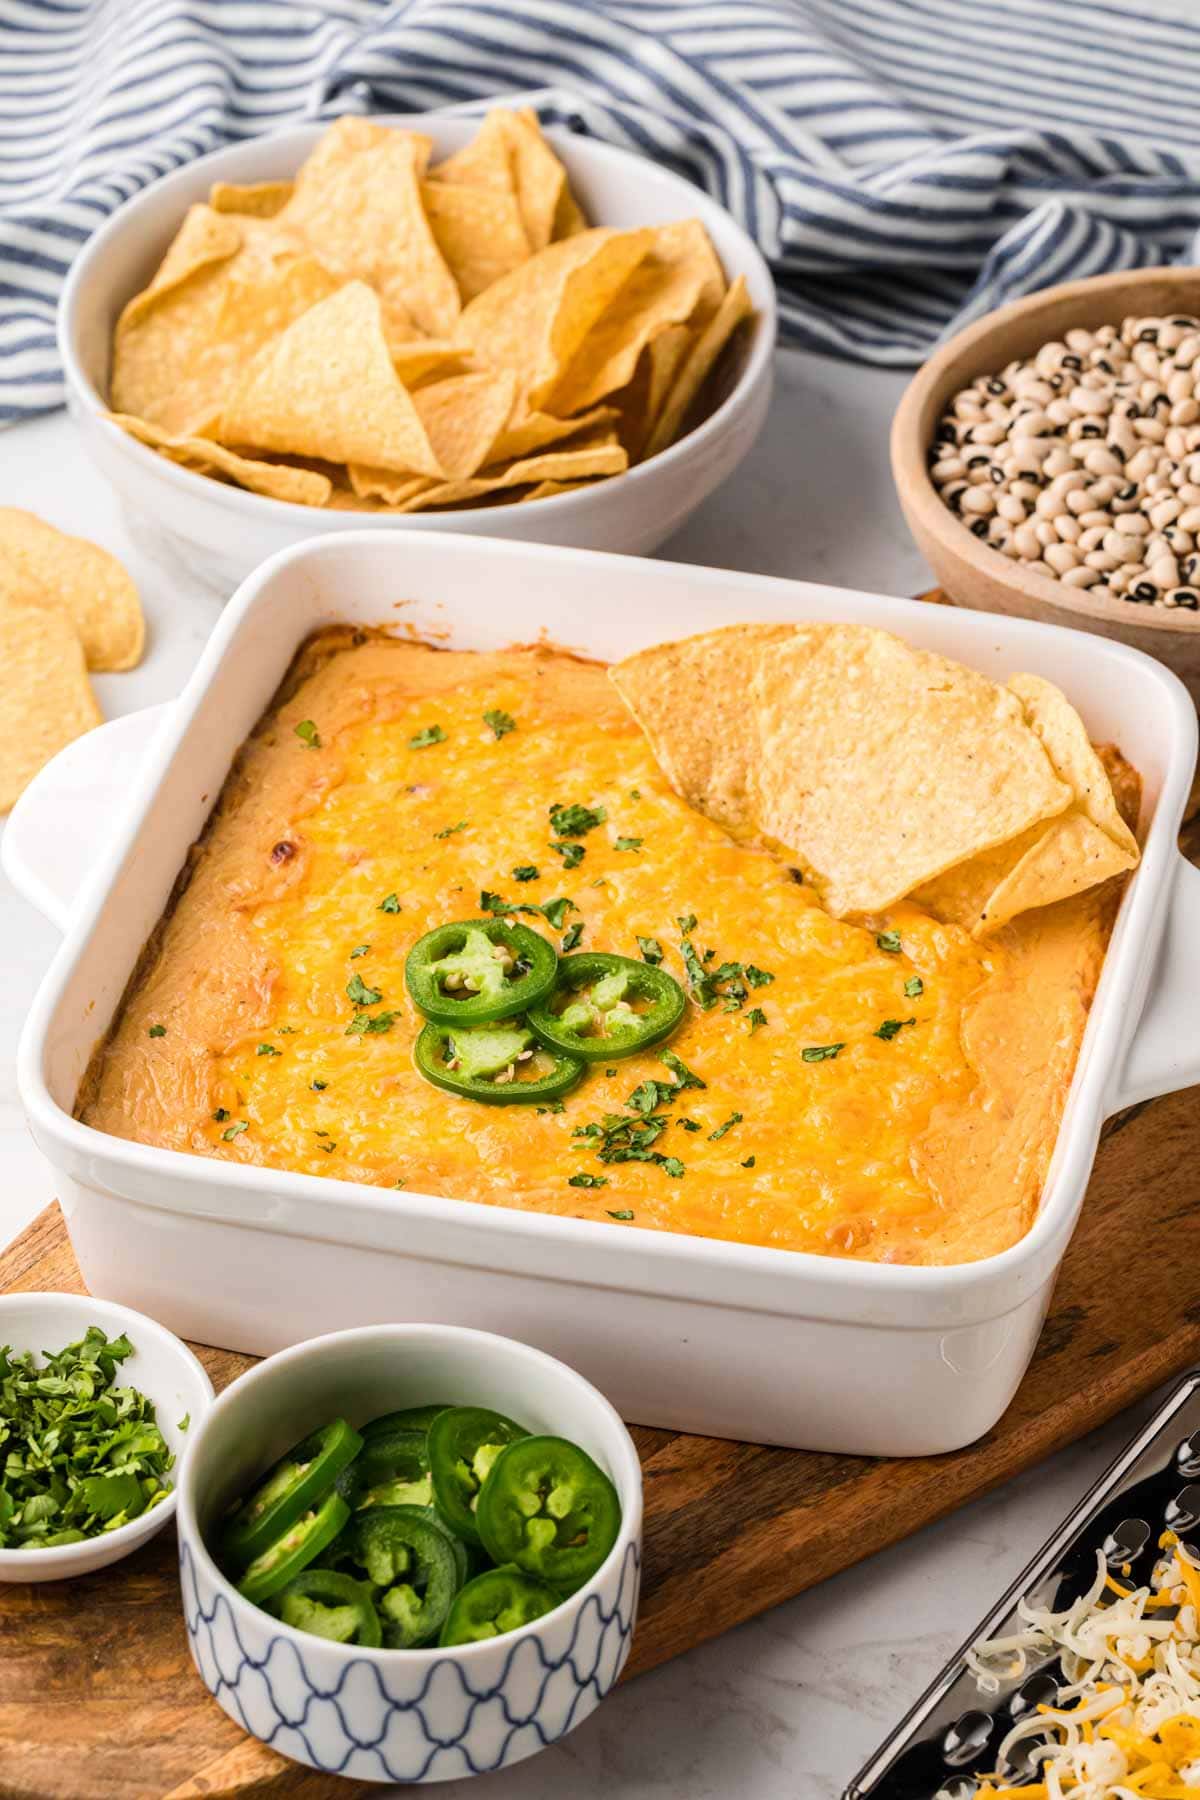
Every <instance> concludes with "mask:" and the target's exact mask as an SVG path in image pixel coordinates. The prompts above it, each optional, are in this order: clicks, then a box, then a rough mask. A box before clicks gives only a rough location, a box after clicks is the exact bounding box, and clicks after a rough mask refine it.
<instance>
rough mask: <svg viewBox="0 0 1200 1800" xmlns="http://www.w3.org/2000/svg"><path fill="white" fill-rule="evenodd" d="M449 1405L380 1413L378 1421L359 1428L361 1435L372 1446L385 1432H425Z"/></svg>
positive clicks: (445, 1402)
mask: <svg viewBox="0 0 1200 1800" xmlns="http://www.w3.org/2000/svg"><path fill="white" fill-rule="evenodd" d="M449 1405H450V1402H449V1400H446V1401H443V1402H442V1404H441V1405H438V1406H402V1407H401V1408H400V1410H399V1412H389V1413H380V1415H379V1417H378V1418H377V1419H371V1420H369V1422H368V1423H367V1424H366V1425H360V1426H359V1428H358V1429H359V1435H360V1436H361V1438H362V1441H363V1443H364V1444H370V1443H372V1442H373V1441H374V1440H375V1439H376V1438H377V1437H379V1436H380V1434H381V1433H382V1432H385V1431H421V1432H425V1431H428V1430H429V1427H430V1426H431V1425H432V1424H433V1421H434V1420H435V1419H436V1418H437V1416H438V1414H439V1413H440V1412H445V1411H446V1408H447V1407H448V1406H449Z"/></svg>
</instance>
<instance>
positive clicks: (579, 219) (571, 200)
mask: <svg viewBox="0 0 1200 1800" xmlns="http://www.w3.org/2000/svg"><path fill="white" fill-rule="evenodd" d="M588 224H589V220H588V216H587V214H586V213H585V212H584V210H583V208H582V207H581V206H580V204H579V202H578V200H576V198H575V196H574V194H573V193H572V192H571V187H570V183H569V182H567V181H564V182H563V185H562V192H561V194H560V195H559V196H558V205H557V207H556V208H555V211H554V230H553V231H552V232H551V234H550V237H551V242H553V243H557V241H558V239H559V238H567V237H574V236H575V233H576V232H577V231H586V230H587V228H588Z"/></svg>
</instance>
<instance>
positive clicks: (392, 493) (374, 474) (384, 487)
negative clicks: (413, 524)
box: [329, 463, 439, 512]
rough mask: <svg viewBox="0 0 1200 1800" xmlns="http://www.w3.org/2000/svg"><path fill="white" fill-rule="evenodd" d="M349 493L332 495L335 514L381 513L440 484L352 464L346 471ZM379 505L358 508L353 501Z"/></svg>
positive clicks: (422, 477)
mask: <svg viewBox="0 0 1200 1800" xmlns="http://www.w3.org/2000/svg"><path fill="white" fill-rule="evenodd" d="M349 475H350V488H351V492H350V493H349V494H348V495H347V494H345V493H340V492H335V493H334V494H333V495H332V497H331V498H330V501H329V504H330V506H332V507H333V508H334V509H335V510H337V509H339V508H340V509H342V510H347V509H348V510H349V511H351V512H358V511H360V510H361V511H365V512H375V511H384V510H386V509H387V508H388V507H392V506H402V505H403V504H404V502H405V501H406V500H411V499H413V498H414V496H415V495H417V494H421V493H424V492H425V490H426V489H427V488H434V487H437V486H438V485H439V484H438V483H437V482H436V481H434V480H433V479H432V478H431V477H430V476H428V475H393V474H392V472H391V470H390V469H376V468H373V467H371V465H370V464H368V463H351V464H350V469H349ZM360 500H361V501H368V500H370V501H378V502H380V503H381V504H380V505H379V506H378V507H375V506H369V507H362V508H360V507H357V506H355V505H354V502H355V501H360Z"/></svg>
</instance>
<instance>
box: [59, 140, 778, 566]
mask: <svg viewBox="0 0 1200 1800" xmlns="http://www.w3.org/2000/svg"><path fill="white" fill-rule="evenodd" d="M59 337H60V343H61V350H62V357H63V363H64V366H65V370H66V378H67V395H68V404H69V406H70V408H71V411H72V413H73V416H74V418H75V420H76V422H77V423H78V425H79V427H80V429H81V430H82V432H83V434H84V438H85V441H86V444H87V448H88V450H89V453H90V454H91V456H92V457H93V459H94V460H95V462H96V463H97V464H98V466H99V467H100V469H101V470H102V472H103V473H104V474H105V475H106V477H107V478H108V479H109V480H110V481H111V482H112V484H113V486H114V487H115V488H116V489H117V491H118V492H119V493H120V495H121V496H122V498H123V499H124V500H125V501H127V502H128V503H129V505H130V506H131V507H132V508H133V509H134V510H135V511H136V512H137V513H138V514H140V515H141V516H142V518H143V519H145V520H146V521H148V522H149V523H150V524H151V525H152V526H153V527H154V528H157V529H159V530H161V531H162V532H164V533H165V534H167V536H168V537H169V538H173V539H176V540H180V544H179V547H180V548H181V549H182V550H183V552H184V554H185V555H186V556H187V558H188V561H189V564H190V566H191V567H192V568H193V570H194V571H197V572H199V573H200V574H201V575H203V576H206V577H208V578H209V579H212V580H213V581H215V582H216V583H218V584H226V583H229V582H233V581H236V580H240V579H241V578H242V577H243V576H244V575H245V574H246V572H247V571H248V570H249V569H251V568H252V567H253V566H254V565H256V564H257V563H258V562H259V561H261V560H262V559H263V558H264V557H266V556H269V555H271V554H272V553H273V552H275V551H277V550H279V549H281V548H283V547H284V546H286V545H288V544H290V543H294V542H296V541H298V540H299V539H301V538H304V537H308V536H311V535H313V534H314V533H319V532H322V531H328V530H336V529H338V528H339V527H340V528H344V527H345V526H346V524H347V523H349V522H350V519H351V518H352V519H353V522H354V523H355V524H361V525H363V526H365V527H367V528H378V529H382V530H396V529H402V530H413V529H417V530H426V531H429V530H432V531H438V530H451V531H456V532H463V531H466V532H476V533H480V534H486V535H488V536H499V537H507V538H519V539H525V540H534V541H539V542H548V543H557V544H568V545H577V546H580V547H585V548H593V549H607V550H623V551H632V552H642V551H647V550H650V549H653V548H654V547H655V546H656V545H657V544H659V543H660V542H662V541H663V539H665V538H666V537H667V536H669V534H670V533H671V532H672V531H674V530H676V529H677V528H678V527H679V526H680V525H681V524H682V523H683V522H684V520H685V519H686V518H687V517H688V515H689V514H690V513H691V512H693V511H694V510H695V508H696V507H697V506H699V505H700V504H701V503H702V502H703V501H704V500H705V499H706V498H707V496H708V495H709V494H710V493H711V492H712V491H713V489H714V488H715V487H716V486H717V485H718V483H720V482H721V481H722V480H724V478H725V477H726V476H727V475H728V474H729V473H730V472H731V471H732V469H733V468H734V467H735V466H736V464H737V463H738V462H739V461H740V460H741V458H742V457H743V456H744V455H745V454H746V452H747V450H748V449H749V448H750V446H751V444H752V443H753V441H754V438H755V437H756V435H757V433H758V431H759V429H760V427H761V425H762V423H763V420H764V418H765V415H766V410H767V406H768V403H769V400H770V392H771V382H772V353H773V349H774V340H775V310H774V294H773V287H772V283H771V277H770V274H769V272H768V270H767V267H766V265H765V263H764V262H763V259H762V257H761V256H760V255H759V253H758V251H757V249H756V248H755V246H754V245H753V243H752V242H751V241H750V239H749V238H748V237H747V236H746V234H745V233H744V232H743V231H742V230H741V229H740V227H739V226H738V225H737V224H735V222H734V221H733V219H732V218H730V216H729V215H728V213H726V212H725V211H724V210H723V209H722V208H721V207H720V206H718V205H717V204H716V203H715V202H714V201H712V200H710V199H709V198H708V197H707V196H706V195H704V194H702V193H701V192H700V191H699V190H698V189H696V188H694V187H692V186H691V185H690V184H689V183H688V182H686V181H684V180H682V179H681V178H680V177H679V176H677V175H674V174H671V173H670V172H669V171H667V170H666V169H663V168H659V167H658V166H657V165H655V164H653V163H651V162H648V161H644V160H643V159H641V158H639V157H635V156H633V155H631V154H630V153H628V152H626V151H622V150H616V149H613V148H611V147H609V146H607V145H601V144H596V143H593V142H590V141H588V140H586V139H583V138H580V137H576V136H574V135H572V134H571V133H570V132H565V131H551V132H549V133H547V134H546V135H545V136H543V135H542V133H541V131H540V129H539V127H538V123H537V120H536V118H535V116H534V115H533V114H532V113H531V112H528V111H524V110H520V109H516V108H506V107H498V108H497V109H495V110H494V111H493V112H492V113H490V114H489V115H488V117H487V118H486V120H484V121H482V122H481V121H480V119H478V118H459V117H451V116H444V115H440V114H428V115H426V114H422V115H408V116H403V117H395V118H388V119H387V120H376V119H371V120H364V119H359V118H344V119H341V120H338V121H337V122H336V123H335V124H334V125H333V126H318V125H314V126H305V127H301V128H297V129H294V130H290V131H287V132H283V133H280V134H279V135H278V136H274V137H271V138H268V139H264V140H259V141H256V142H254V143H249V144H243V145H238V146H235V147H233V148H230V149H226V150H221V151H217V152H216V153H214V154H213V155H210V156H205V157H201V158H200V159H199V160H198V161H196V162H195V163H192V164H190V165H189V166H188V167H187V168H184V169H181V170H179V171H178V172H177V173H175V174H173V175H170V176H168V177H166V178H165V179H164V180H162V181H159V182H156V183H155V184H154V185H153V186H152V187H151V188H149V189H148V190H147V191H146V192H145V193H143V194H141V195H139V196H138V197H137V198H135V199H134V200H132V201H130V202H128V203H127V204H126V205H125V206H123V207H121V208H120V210H119V211H118V212H117V213H116V214H115V215H114V217H113V218H112V219H111V220H110V221H109V223H108V224H107V225H106V226H105V227H104V228H103V229H102V230H101V231H99V232H98V233H97V234H96V236H95V237H94V238H93V239H92V240H91V242H90V243H89V244H88V245H87V247H86V248H85V250H84V251H83V252H82V254H81V255H80V257H79V258H78V260H77V262H76V264H75V266H74V268H73V270H72V272H71V276H70V279H69V281H68V283H67V287H66V290H65V292H64V295H63V300H62V305H61V308H60V314H59ZM118 418H119V420H120V422H117V419H118ZM530 502H532V504H530ZM347 515H350V517H348V516H347Z"/></svg>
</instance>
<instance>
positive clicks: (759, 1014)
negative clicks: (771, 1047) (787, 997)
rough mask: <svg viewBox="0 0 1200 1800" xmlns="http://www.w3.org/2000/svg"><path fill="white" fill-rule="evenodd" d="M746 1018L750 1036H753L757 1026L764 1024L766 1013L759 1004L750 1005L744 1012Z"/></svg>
mask: <svg viewBox="0 0 1200 1800" xmlns="http://www.w3.org/2000/svg"><path fill="white" fill-rule="evenodd" d="M746 1019H747V1022H748V1023H749V1026H750V1036H751V1037H753V1036H754V1034H755V1032H756V1031H757V1030H758V1028H759V1026H760V1025H765V1024H766V1022H767V1015H766V1013H765V1012H764V1011H763V1009H762V1007H761V1006H752V1007H751V1008H750V1011H749V1012H748V1013H747V1014H746Z"/></svg>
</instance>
